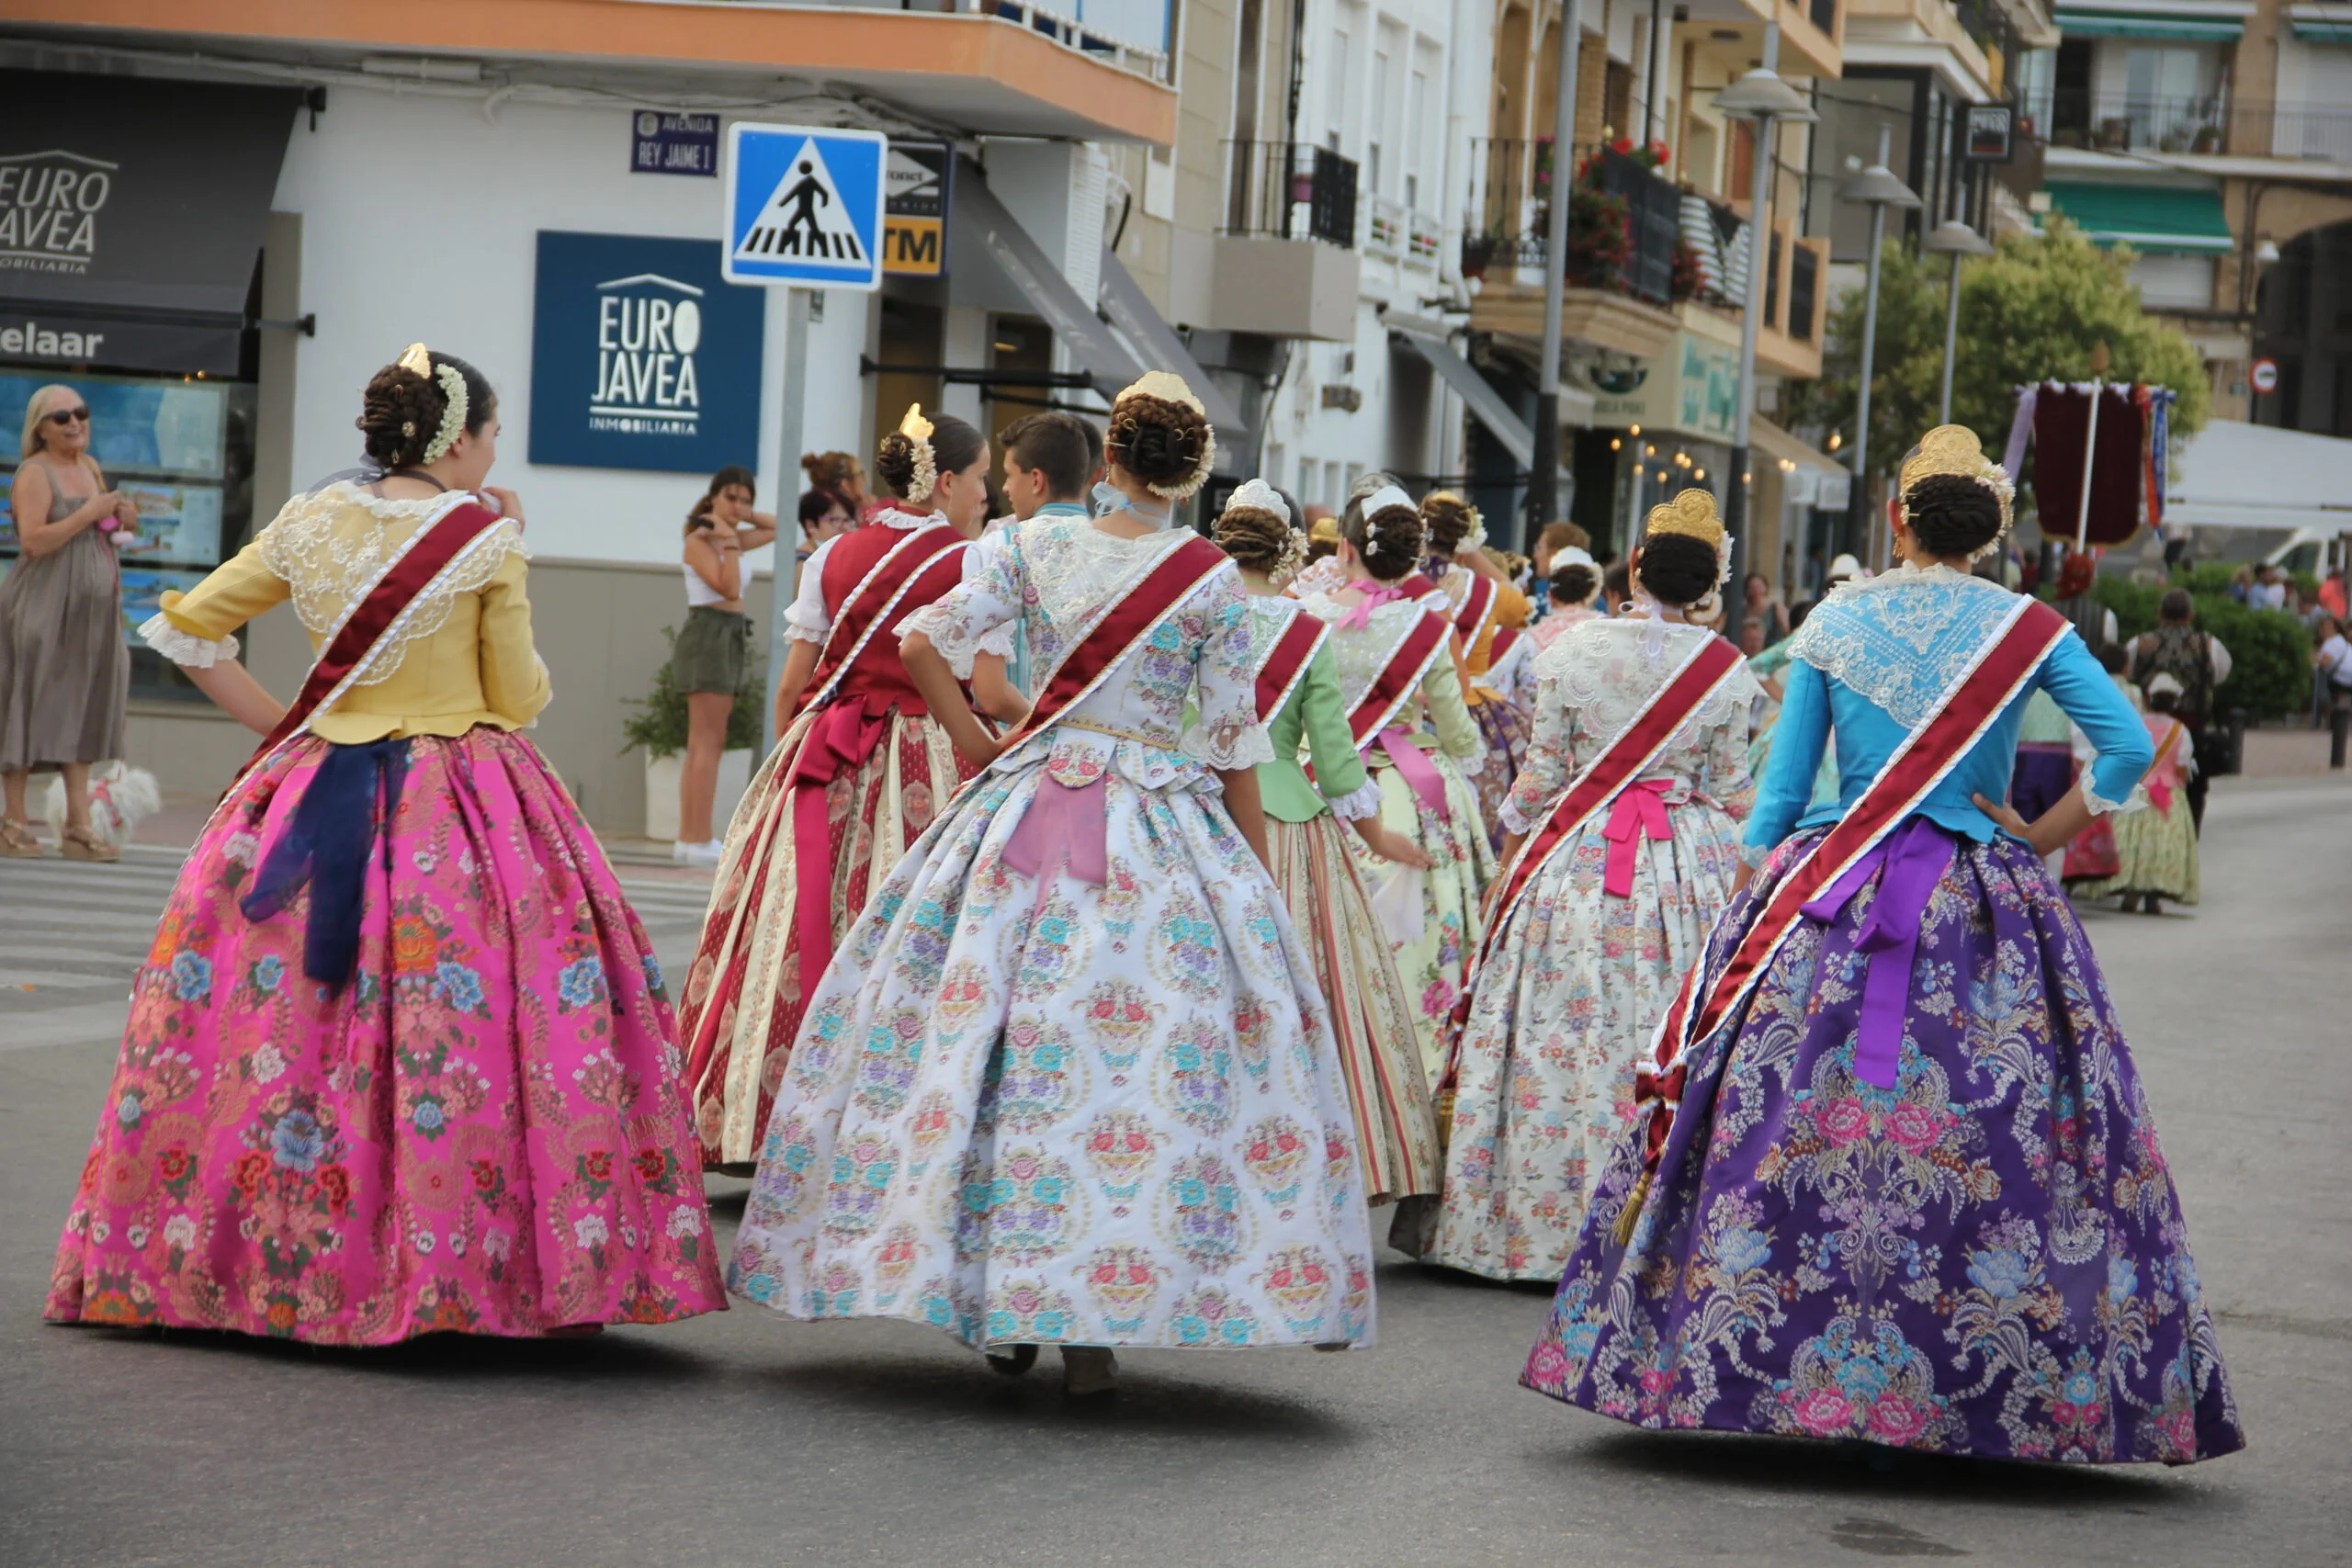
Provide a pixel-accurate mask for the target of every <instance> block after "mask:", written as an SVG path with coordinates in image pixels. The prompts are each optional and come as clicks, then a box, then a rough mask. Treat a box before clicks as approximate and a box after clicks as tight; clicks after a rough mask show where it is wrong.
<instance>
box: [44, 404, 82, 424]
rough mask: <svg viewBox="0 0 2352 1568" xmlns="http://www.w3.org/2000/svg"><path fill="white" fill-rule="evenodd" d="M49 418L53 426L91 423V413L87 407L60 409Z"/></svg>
mask: <svg viewBox="0 0 2352 1568" xmlns="http://www.w3.org/2000/svg"><path fill="white" fill-rule="evenodd" d="M48 418H49V423H51V424H73V423H77V422H78V423H83V424H87V423H90V411H89V410H88V409H87V408H86V407H84V408H71V409H59V410H58V411H57V412H55V413H53V414H51V415H49V416H48Z"/></svg>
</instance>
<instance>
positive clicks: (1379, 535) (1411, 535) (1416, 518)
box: [1340, 496, 1427, 582]
mask: <svg viewBox="0 0 2352 1568" xmlns="http://www.w3.org/2000/svg"><path fill="white" fill-rule="evenodd" d="M1369 499H1370V497H1367V496H1358V497H1356V498H1355V499H1354V500H1352V501H1351V502H1348V511H1347V515H1345V516H1344V517H1342V518H1340V537H1341V538H1343V539H1345V540H1347V542H1348V543H1349V544H1351V545H1353V546H1354V547H1355V549H1356V554H1357V555H1358V556H1360V557H1361V558H1363V569H1364V570H1366V571H1368V572H1370V573H1372V575H1373V576H1374V577H1375V578H1377V579H1378V580H1379V581H1383V582H1394V581H1397V579H1398V578H1400V577H1403V576H1404V575H1406V574H1407V573H1408V572H1409V571H1411V570H1413V569H1414V568H1415V567H1417V566H1419V564H1420V562H1421V547H1422V544H1423V541H1424V540H1425V538H1426V537H1427V536H1426V534H1425V533H1424V531H1423V529H1422V527H1421V514H1420V513H1419V512H1416V511H1415V510H1414V509H1413V508H1411V507H1409V506H1398V505H1397V504H1395V503H1394V502H1391V503H1390V504H1389V505H1386V506H1384V507H1382V508H1381V509H1380V510H1379V511H1377V512H1375V513H1372V515H1370V516H1369V517H1367V516H1365V515H1364V510H1363V509H1364V503H1365V502H1367V501H1368V500H1369ZM1367 540H1369V541H1370V543H1369V544H1367V543H1366V541H1367Z"/></svg>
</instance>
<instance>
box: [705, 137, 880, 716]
mask: <svg viewBox="0 0 2352 1568" xmlns="http://www.w3.org/2000/svg"><path fill="white" fill-rule="evenodd" d="M889 153H890V143H889V139H888V138H887V137H885V136H883V135H882V134H881V133H880V132H879V131H872V130H831V129H828V128H825V127H821V126H809V125H755V124H751V123H748V122H743V121H738V122H737V123H736V124H734V125H731V126H729V127H728V130H727V178H726V182H725V191H724V194H723V198H722V205H721V208H720V210H721V211H722V212H723V213H725V215H726V220H727V229H726V238H725V240H724V241H723V242H722V251H723V260H722V263H721V270H722V272H723V273H724V274H725V276H726V277H727V280H728V281H729V283H754V284H762V285H764V286H766V287H768V288H783V289H786V291H787V292H786V296H785V332H784V395H783V396H782V397H781V398H779V399H778V400H776V401H777V416H778V417H777V422H776V423H777V426H778V439H777V443H776V464H777V467H778V468H780V469H781V470H782V471H783V472H784V473H785V474H787V475H788V474H790V473H791V472H792V468H793V464H794V462H795V460H796V459H797V457H799V454H800V441H801V430H802V426H803V423H804V415H805V413H806V411H807V408H808V389H807V381H808V372H809V290H810V289H812V288H846V289H854V290H859V291H864V292H869V293H870V292H872V291H873V290H875V289H877V288H881V287H882V203H883V184H884V175H885V173H886V172H887V170H888V164H889ZM787 483H788V481H787ZM781 502H782V498H781V497H779V498H778V505H777V507H776V515H777V517H778V518H779V519H781V518H783V517H785V516H786V514H787V509H786V507H785V506H784V505H783V504H782V503H781ZM791 526H792V525H791V524H789V523H785V524H781V525H780V528H779V532H778V534H777V537H776V547H775V561H776V564H775V602H774V604H772V605H771V606H770V609H769V613H768V637H767V660H768V689H767V703H766V705H765V707H764V710H763V713H762V719H763V722H765V723H768V724H771V725H773V724H774V722H775V693H776V687H777V685H778V684H779V683H780V682H782V681H783V679H784V658H785V653H786V649H787V647H788V646H789V644H788V639H787V637H786V632H785V622H784V615H785V612H786V610H788V609H789V608H791V605H792V589H793V584H792V574H791V573H790V572H788V571H786V570H785V569H784V558H785V556H786V553H787V552H788V550H789V549H790V543H789V541H788V540H787V538H786V536H785V533H784V530H786V529H789V528H790V527H791ZM768 739H769V743H770V744H771V745H773V744H774V743H775V739H777V737H776V736H774V735H771V736H770V737H769V738H768Z"/></svg>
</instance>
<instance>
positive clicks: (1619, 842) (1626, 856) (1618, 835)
mask: <svg viewBox="0 0 2352 1568" xmlns="http://www.w3.org/2000/svg"><path fill="white" fill-rule="evenodd" d="M1673 787H1674V785H1673V784H1671V783H1669V782H1668V781H1667V780H1665V779H1644V780H1642V781H1641V782H1640V783H1638V784H1627V785H1626V786H1625V787H1624V789H1623V790H1622V791H1620V792H1619V794H1618V795H1617V799H1616V801H1615V803H1614V804H1612V805H1611V807H1609V825H1608V826H1607V827H1605V828H1603V829H1601V830H1600V835H1601V837H1602V838H1604V839H1607V840H1609V861H1608V864H1607V865H1606V867H1605V868H1604V869H1603V870H1602V872H1601V874H1600V890H1601V891H1602V892H1603V893H1606V894H1608V895H1610V897H1614V898H1630V897H1633V896H1634V844H1635V843H1637V842H1639V841H1640V840H1643V839H1651V840H1658V841H1665V840H1670V839H1672V838H1673V837H1674V824H1673V822H1672V821H1671V820H1670V819H1669V818H1668V816H1667V813H1666V793H1667V791H1668V790H1670V789H1672V788H1673Z"/></svg>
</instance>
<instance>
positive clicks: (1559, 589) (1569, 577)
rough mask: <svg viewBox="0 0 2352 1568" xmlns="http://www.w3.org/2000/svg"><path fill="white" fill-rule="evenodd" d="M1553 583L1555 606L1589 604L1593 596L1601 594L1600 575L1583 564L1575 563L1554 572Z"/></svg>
mask: <svg viewBox="0 0 2352 1568" xmlns="http://www.w3.org/2000/svg"><path fill="white" fill-rule="evenodd" d="M1551 583H1552V599H1553V602H1554V603H1555V604H1591V603H1592V599H1593V595H1594V594H1596V593H1598V592H1600V572H1598V571H1596V570H1594V569H1592V568H1591V567H1589V566H1586V565H1584V564H1583V563H1582V562H1573V563H1571V564H1569V565H1567V566H1564V567H1560V568H1558V569H1556V570H1554V572H1553V573H1552V577H1551Z"/></svg>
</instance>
